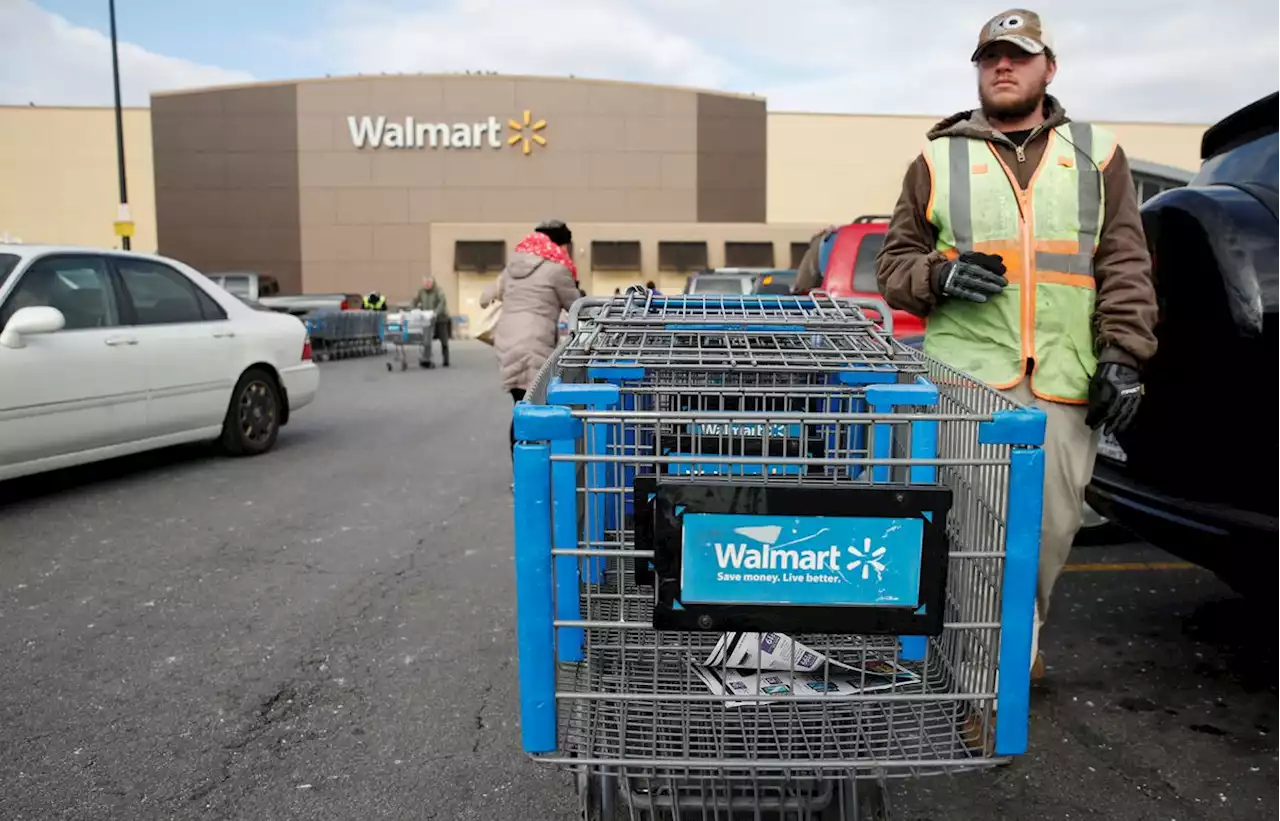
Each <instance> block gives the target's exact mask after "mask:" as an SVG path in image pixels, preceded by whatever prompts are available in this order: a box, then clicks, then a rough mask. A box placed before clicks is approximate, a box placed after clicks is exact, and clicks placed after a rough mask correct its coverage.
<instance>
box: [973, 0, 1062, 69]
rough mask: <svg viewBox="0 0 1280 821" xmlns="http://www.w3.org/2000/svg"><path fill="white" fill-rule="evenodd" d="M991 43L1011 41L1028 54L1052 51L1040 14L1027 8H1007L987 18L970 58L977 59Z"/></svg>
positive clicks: (1051, 43)
mask: <svg viewBox="0 0 1280 821" xmlns="http://www.w3.org/2000/svg"><path fill="white" fill-rule="evenodd" d="M992 43H1013V44H1014V45H1015V46H1017V47H1018V48H1020V49H1022V50H1023V51H1026V52H1028V53H1030V54H1040V53H1042V52H1044V51H1046V50H1047V51H1053V41H1052V40H1051V39H1050V38H1049V33H1048V32H1047V31H1045V30H1044V24H1043V23H1041V21H1040V15H1038V14H1036V13H1035V12H1034V11H1029V10H1027V9H1009V10H1008V11H1002V12H1000V13H999V14H997V15H996V16H995V17H992V18H991V19H990V20H988V21H987V22H986V24H985V25H983V27H982V32H981V33H980V34H979V35H978V47H977V48H976V49H974V50H973V57H971V58H970V59H972V60H977V59H978V55H979V54H981V53H982V50H983V49H984V48H986V47H987V46H989V45H991V44H992Z"/></svg>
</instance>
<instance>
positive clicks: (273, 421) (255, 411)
mask: <svg viewBox="0 0 1280 821" xmlns="http://www.w3.org/2000/svg"><path fill="white" fill-rule="evenodd" d="M280 412H281V409H280V389H279V388H278V387H276V380H275V377H273V376H272V375H271V374H270V373H268V372H267V371H265V370H262V369H261V368H250V369H249V370H247V371H245V372H244V375H243V376H241V377H240V381H239V382H237V383H236V389H235V390H234V391H233V392H232V393H231V405H230V406H229V407H228V408H227V417H226V419H224V420H223V422H222V446H223V447H224V448H225V449H226V450H227V451H228V452H229V453H231V454H233V455H236V456H256V455H257V454H259V453H266V452H267V451H268V450H271V447H272V446H273V445H275V443H276V437H277V436H279V435H280Z"/></svg>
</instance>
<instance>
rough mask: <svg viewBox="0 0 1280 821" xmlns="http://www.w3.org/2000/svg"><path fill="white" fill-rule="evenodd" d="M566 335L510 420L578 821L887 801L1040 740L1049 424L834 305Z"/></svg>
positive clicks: (800, 810) (526, 732)
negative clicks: (897, 782) (916, 782)
mask: <svg viewBox="0 0 1280 821" xmlns="http://www.w3.org/2000/svg"><path fill="white" fill-rule="evenodd" d="M875 312H876V313H878V314H879V316H880V317H882V318H884V319H883V320H882V321H884V322H888V323H891V321H892V320H891V318H890V317H891V313H890V312H889V311H888V310H885V309H884V306H883V304H880V303H877V304H876V306H875ZM571 327H572V329H573V332H572V333H571V335H570V336H569V337H568V338H567V339H566V340H564V341H563V342H562V343H561V345H560V346H559V347H558V348H557V350H556V352H555V353H554V354H553V356H552V357H551V359H550V360H548V362H547V364H546V366H545V367H544V368H543V369H542V371H541V373H540V374H539V375H538V378H537V379H536V380H535V382H534V385H533V386H532V388H531V390H530V392H529V395H528V397H527V398H526V400H525V401H523V402H521V403H520V404H519V405H518V406H517V408H516V411H515V434H516V438H517V440H518V444H517V445H516V447H515V511H516V512H515V517H516V518H515V565H516V584H517V596H518V611H517V621H518V624H517V643H518V653H519V679H520V705H521V706H520V720H521V735H522V743H523V746H524V749H525V751H526V752H527V753H529V754H530V755H532V756H534V757H535V758H536V759H537V760H540V761H544V762H548V763H553V764H557V765H561V766H565V767H568V768H571V769H573V770H574V772H575V773H576V776H577V786H578V793H579V799H580V808H581V812H582V817H584V818H588V819H614V818H630V819H659V818H662V819H675V818H684V817H688V818H698V819H726V821H727V820H728V819H730V818H739V817H750V818H788V819H796V818H820V819H852V818H862V817H871V818H875V817H885V814H886V812H887V809H886V805H885V795H886V791H885V784H886V783H887V779H889V778H894V777H910V776H924V775H929V774H938V773H955V772H958V771H962V770H969V769H976V768H981V767H988V766H992V765H995V764H997V763H1000V762H1002V761H1007V760H1008V759H1009V758H1010V757H1011V756H1015V755H1018V754H1020V753H1023V752H1024V751H1025V749H1026V741H1027V718H1028V698H1029V687H1030V682H1029V678H1030V675H1029V671H1030V662H1031V658H1030V656H1031V628H1032V618H1033V605H1034V596H1035V586H1036V571H1037V559H1038V542H1039V530H1040V510H1041V496H1042V487H1043V453H1042V451H1041V447H1040V446H1041V444H1042V442H1043V435H1044V415H1043V412H1041V411H1039V410H1036V409H1030V408H1023V407H1020V406H1018V405H1016V404H1015V403H1013V402H1011V401H1009V400H1008V399H1006V398H1004V397H1003V396H1002V395H1001V394H999V393H997V392H996V391H994V390H992V389H990V388H988V387H986V386H984V385H982V384H980V383H977V382H975V381H974V380H973V379H971V378H969V377H967V376H965V375H963V374H961V373H959V372H957V371H955V370H953V369H951V368H949V367H948V366H946V365H944V364H942V363H940V362H937V361H935V360H933V359H930V358H927V357H925V356H924V355H922V354H920V353H918V352H916V351H913V350H911V349H908V348H905V347H903V346H902V345H900V344H899V343H897V342H895V341H894V340H893V338H892V328H891V327H888V328H886V327H884V326H882V325H880V324H877V323H876V322H873V321H871V320H870V319H868V317H867V315H866V314H865V313H863V310H862V307H861V306H860V304H859V303H857V302H854V301H847V300H837V299H832V298H830V297H829V296H827V295H825V294H812V295H810V296H806V297H771V296H766V297H693V296H690V297H666V298H663V297H655V296H653V295H650V294H638V293H628V294H626V295H623V296H619V297H615V298H613V299H609V300H599V299H594V300H592V299H588V300H582V301H580V302H579V304H578V305H577V306H575V308H574V311H573V317H572V325H571ZM744 654H745V655H744ZM771 654H772V655H771ZM744 658H745V659H746V661H745V662H744V661H743V659H744ZM998 672H999V673H1001V675H997V673H998ZM997 704H998V706H999V711H998V719H999V720H998V721H997V720H996V719H997V711H996V706H997ZM741 813H745V815H742V814H741Z"/></svg>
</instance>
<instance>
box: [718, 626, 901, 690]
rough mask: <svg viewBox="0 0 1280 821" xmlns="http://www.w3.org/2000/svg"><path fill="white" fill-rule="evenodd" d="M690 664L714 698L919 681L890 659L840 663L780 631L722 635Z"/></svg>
mask: <svg viewBox="0 0 1280 821" xmlns="http://www.w3.org/2000/svg"><path fill="white" fill-rule="evenodd" d="M692 667H693V670H694V672H695V673H697V674H698V677H699V678H701V679H702V681H703V683H705V684H706V685H707V688H708V689H709V690H711V692H712V693H714V694H715V695H718V696H733V695H763V696H788V695H834V694H843V695H848V694H851V693H870V692H875V691H877V690H888V689H891V688H893V687H901V686H903V685H907V684H913V683H915V682H917V681H919V680H920V677H919V675H917V674H916V673H914V672H912V671H911V670H908V669H906V668H905V667H902V666H901V665H899V664H897V663H896V662H894V661H892V660H890V659H875V658H867V659H863V660H862V661H860V662H859V664H858V665H851V664H844V663H842V662H839V661H836V660H834V659H830V658H828V657H827V656H825V655H823V654H822V653H819V652H818V651H817V650H814V649H812V648H809V647H806V646H805V645H803V644H801V643H800V642H798V641H796V640H795V639H792V638H791V637H790V636H786V635H783V634H782V633H726V634H724V635H723V636H721V637H720V641H718V642H717V643H716V646H715V647H713V648H712V650H711V653H710V655H709V656H707V658H706V660H705V661H703V662H701V663H695V664H693V665H692ZM793 671H794V672H793ZM755 703H760V702H753V701H729V702H726V706H728V707H740V706H742V705H744V704H755Z"/></svg>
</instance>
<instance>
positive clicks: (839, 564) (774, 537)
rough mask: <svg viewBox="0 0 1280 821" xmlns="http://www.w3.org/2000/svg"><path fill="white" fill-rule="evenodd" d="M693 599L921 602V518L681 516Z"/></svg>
mask: <svg viewBox="0 0 1280 821" xmlns="http://www.w3.org/2000/svg"><path fill="white" fill-rule="evenodd" d="M683 522H684V545H683V556H682V559H681V580H680V591H681V592H680V599H681V601H684V602H687V603H690V604H760V605H771V604H772V605H782V604H786V605H826V606H839V605H860V606H875V605H879V606H892V607H905V606H915V605H916V604H918V601H919V595H920V558H921V553H922V550H923V545H924V521H923V520H922V519H889V518H842V517H822V516H809V517H796V516H743V515H738V514H721V513H686V514H685V515H684V518H683Z"/></svg>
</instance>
